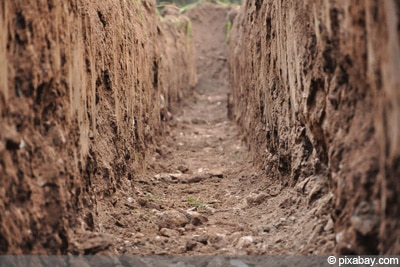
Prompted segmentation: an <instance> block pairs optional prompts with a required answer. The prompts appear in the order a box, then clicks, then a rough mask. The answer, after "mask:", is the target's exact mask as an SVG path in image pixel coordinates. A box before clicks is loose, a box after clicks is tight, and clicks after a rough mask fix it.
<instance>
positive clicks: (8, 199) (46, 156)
mask: <svg viewBox="0 0 400 267" xmlns="http://www.w3.org/2000/svg"><path fill="white" fill-rule="evenodd" d="M31 2H32V1H31ZM177 21H179V24H177V23H175V24H174V23H173V22H177ZM173 22H171V20H167V19H166V21H165V23H160V21H159V18H158V17H157V15H156V12H155V2H154V1H113V0H110V1H80V0H74V1H61V2H57V3H55V2H54V1H50V0H49V1H34V2H32V3H30V4H29V5H27V4H26V2H25V1H2V2H1V3H0V31H1V35H0V112H1V113H0V125H1V128H0V177H1V179H0V253H1V254H5V253H13V254H31V253H34V254H38V253H41V254H58V253H89V254H93V253H97V252H98V251H104V250H107V249H108V247H109V244H108V243H107V242H104V237H102V234H101V233H98V232H96V228H97V227H96V225H97V224H96V223H97V221H96V220H97V216H98V210H99V209H102V203H103V202H102V201H103V200H104V199H112V197H113V195H114V194H115V192H117V191H124V192H131V190H132V187H131V181H132V180H133V178H134V177H135V174H136V173H138V172H140V171H141V170H142V169H143V168H144V162H145V160H146V154H147V153H149V151H151V147H152V145H153V144H154V138H155V137H156V136H157V135H159V134H161V133H162V130H163V129H162V123H161V119H164V118H165V119H168V117H169V114H168V112H169V109H171V107H172V105H173V104H175V103H176V102H177V101H178V100H179V98H182V97H184V96H185V95H186V94H188V93H189V92H190V91H191V90H190V89H191V88H192V87H193V86H194V84H195V83H196V72H195V64H194V60H193V59H194V57H193V54H194V52H193V49H192V46H191V41H190V37H189V36H188V35H187V30H186V28H187V25H188V19H187V18H182V19H178V18H174V21H173ZM166 46H168V47H166ZM82 240H84V241H85V242H82Z"/></svg>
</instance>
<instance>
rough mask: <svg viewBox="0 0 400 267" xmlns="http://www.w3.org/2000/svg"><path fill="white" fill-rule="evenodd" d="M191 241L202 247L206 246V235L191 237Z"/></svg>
mask: <svg viewBox="0 0 400 267" xmlns="http://www.w3.org/2000/svg"><path fill="white" fill-rule="evenodd" d="M192 239H193V240H194V241H196V242H199V243H202V244H204V245H206V244H207V240H208V235H207V234H203V235H193V236H192Z"/></svg>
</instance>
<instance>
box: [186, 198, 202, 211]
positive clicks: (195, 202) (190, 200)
mask: <svg viewBox="0 0 400 267" xmlns="http://www.w3.org/2000/svg"><path fill="white" fill-rule="evenodd" d="M186 202H187V203H189V204H190V205H191V206H192V207H194V208H196V209H204V208H206V205H204V204H202V203H201V202H200V201H199V200H197V199H195V198H193V197H192V196H189V197H188V198H187V199H186Z"/></svg>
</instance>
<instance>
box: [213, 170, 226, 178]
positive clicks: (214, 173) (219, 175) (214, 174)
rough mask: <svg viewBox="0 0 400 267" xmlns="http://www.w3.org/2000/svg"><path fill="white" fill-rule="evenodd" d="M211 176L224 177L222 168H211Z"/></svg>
mask: <svg viewBox="0 0 400 267" xmlns="http://www.w3.org/2000/svg"><path fill="white" fill-rule="evenodd" d="M210 175H211V176H212V177H218V178H224V171H222V170H212V171H210Z"/></svg>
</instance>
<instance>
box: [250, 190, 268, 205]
mask: <svg viewBox="0 0 400 267" xmlns="http://www.w3.org/2000/svg"><path fill="white" fill-rule="evenodd" d="M268 197H269V195H268V194H266V193H260V194H254V193H253V194H251V195H250V196H248V197H247V198H246V202H247V206H249V207H252V206H258V205H260V204H261V203H263V202H264V201H265V200H266V199H267V198H268Z"/></svg>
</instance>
